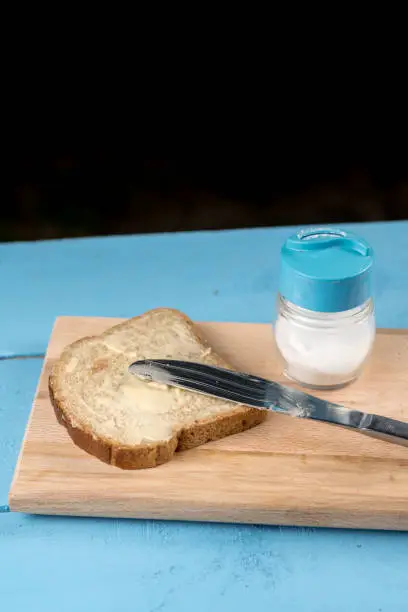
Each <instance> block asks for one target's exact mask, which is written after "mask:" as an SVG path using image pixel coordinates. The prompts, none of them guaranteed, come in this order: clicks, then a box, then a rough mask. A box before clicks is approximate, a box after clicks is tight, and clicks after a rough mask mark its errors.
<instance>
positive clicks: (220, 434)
mask: <svg viewBox="0 0 408 612" xmlns="http://www.w3.org/2000/svg"><path fill="white" fill-rule="evenodd" d="M158 311H165V312H168V313H169V312H172V313H173V314H176V315H177V316H178V317H181V318H182V319H183V320H184V322H185V323H186V325H188V326H189V328H190V331H191V333H192V334H193V335H194V336H195V338H196V340H197V342H198V343H199V344H200V345H202V346H203V348H205V349H207V348H210V346H209V344H208V342H207V341H206V340H205V339H204V338H203V337H201V335H200V334H199V332H198V329H197V326H196V325H195V324H194V323H193V321H191V320H190V319H189V318H188V317H187V316H186V315H185V314H184V313H182V312H180V311H178V310H175V309H172V308H156V309H154V310H150V311H147V312H145V313H144V314H142V315H139V316H137V317H133V318H132V319H129V320H127V321H124V322H122V323H119V324H117V325H115V326H113V327H111V328H110V329H109V330H107V331H109V333H111V332H112V330H114V329H119V328H122V327H125V326H126V325H128V324H129V322H130V321H134V320H136V319H140V318H141V317H145V316H147V315H149V314H152V313H154V312H158ZM104 334H105V332H104V333H103V334H101V335H100V337H103V336H104ZM89 339H90V338H89V337H88V338H81V340H77V341H76V342H74V343H72V344H71V345H69V346H68V347H66V349H65V350H64V351H63V353H62V355H61V357H60V358H59V360H58V361H57V362H56V363H55V364H54V367H53V369H52V372H51V374H50V376H49V380H48V387H49V393H50V398H51V403H52V405H53V407H54V411H55V414H56V417H57V419H58V421H59V423H60V424H61V425H63V426H64V427H66V429H67V431H68V433H69V435H70V437H71V439H72V440H73V442H74V443H75V444H76V445H77V446H79V447H80V448H82V449H83V450H85V451H86V452H87V453H89V454H91V455H94V456H95V457H97V458H98V459H100V460H101V461H104V462H105V463H109V464H110V465H114V466H116V467H119V468H121V469H125V470H136V469H144V468H152V467H156V466H158V465H161V464H163V463H166V462H167V461H169V460H170V459H171V458H172V456H173V455H174V453H175V452H176V451H183V450H188V449H190V448H194V447H196V446H200V445H201V444H205V443H206V442H211V441H213V440H218V439H220V438H224V437H225V436H229V435H231V434H236V433H240V432H242V431H245V430H246V429H250V428H251V427H254V426H255V425H258V424H259V423H262V422H263V421H264V420H265V418H266V411H263V410H257V409H256V408H249V407H247V406H233V407H232V409H231V412H230V413H227V414H222V415H215V416H213V417H210V418H209V419H206V420H201V421H197V422H195V423H193V424H191V425H190V426H188V427H184V428H182V429H180V431H178V432H177V433H176V434H175V435H174V436H173V437H172V438H171V439H169V440H167V441H163V442H158V443H153V444H139V445H132V446H124V445H120V444H117V443H115V442H112V441H111V440H109V439H108V438H104V437H101V436H97V435H96V434H95V433H94V432H92V431H91V429H90V427H89V426H88V425H87V424H85V423H83V424H81V426H77V425H74V424H73V423H72V421H71V419H70V414H69V409H68V406H69V397H66V396H65V393H64V389H63V387H61V385H60V384H59V374H58V373H59V371H60V369H63V368H64V367H65V364H66V363H67V362H68V361H69V359H70V354H71V351H72V349H73V348H76V347H77V346H78V345H79V344H82V343H86V342H87V341H89ZM219 360H220V365H224V366H225V362H224V361H223V360H221V358H219Z"/></svg>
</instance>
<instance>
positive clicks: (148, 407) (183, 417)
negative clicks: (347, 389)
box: [49, 308, 266, 469]
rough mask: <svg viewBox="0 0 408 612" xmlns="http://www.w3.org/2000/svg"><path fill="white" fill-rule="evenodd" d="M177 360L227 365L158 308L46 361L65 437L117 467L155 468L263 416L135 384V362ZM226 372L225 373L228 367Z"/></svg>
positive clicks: (176, 315) (183, 322)
mask: <svg viewBox="0 0 408 612" xmlns="http://www.w3.org/2000/svg"><path fill="white" fill-rule="evenodd" d="M159 358H162V359H165V358H168V359H182V360H185V361H200V362H202V363H208V364H212V365H219V366H223V367H227V368H228V367H230V368H231V366H229V365H228V364H227V363H225V361H224V360H223V359H221V357H219V356H217V355H216V354H215V353H214V352H213V351H212V349H211V347H210V346H209V345H208V344H207V342H206V341H205V340H204V339H203V338H201V337H200V336H199V334H198V331H197V329H196V326H195V325H194V323H193V322H192V321H190V319H188V318H187V317H186V316H185V315H184V314H182V313H181V312H179V311H176V310H172V309H167V308H158V309H155V310H150V311H149V312H146V313H145V314H143V315H141V316H139V317H135V318H133V319H129V320H128V321H125V322H124V323H120V324H119V325H115V326H114V327H112V328H110V329H108V330H107V331H106V332H105V333H103V334H101V335H100V336H95V337H89V338H83V339H81V340H78V341H77V342H74V343H73V344H71V345H69V346H68V347H66V348H65V350H64V351H63V353H62V355H61V357H60V358H59V360H58V361H57V362H56V363H55V364H54V366H53V369H52V372H51V375H50V378H49V389H50V396H51V400H52V403H53V405H54V408H55V412H56V414H57V417H58V420H59V421H60V423H62V424H63V425H65V427H66V428H67V430H68V432H69V434H70V436H71V438H72V440H73V441H74V442H75V444H77V445H78V446H80V447H81V448H83V449H84V450H85V451H87V452H88V453H90V454H92V455H95V456H96V457H98V458H99V459H101V460H102V461H105V462H107V463H110V464H111V465H116V466H118V467H120V468H123V469H138V468H149V467H155V466H157V465H159V464H161V463H164V462H166V461H168V460H169V459H171V457H172V455H173V454H174V452H175V451H178V450H185V449H189V448H193V447H195V446H198V445H200V444H204V443H205V442H209V441H210V440H217V439H219V438H222V437H224V436H228V435H230V434H235V433H239V432H241V431H244V430H245V429H248V428H250V427H253V426H254V425H257V424H258V423H260V422H262V421H263V420H264V419H265V417H266V414H265V412H264V411H261V410H257V409H255V408H248V407H247V406H240V405H236V404H233V403H231V402H227V401H223V400H220V399H218V398H213V397H207V396H205V395H199V394H196V393H192V392H189V391H185V390H182V389H178V388H174V387H167V386H164V385H155V384H154V383H148V382H144V381H141V380H140V379H138V378H137V377H135V376H134V375H132V374H130V373H129V372H128V366H129V365H130V364H131V363H132V362H133V361H136V360H138V359H159ZM231 369H232V368H231Z"/></svg>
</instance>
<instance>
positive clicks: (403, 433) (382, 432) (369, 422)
mask: <svg viewBox="0 0 408 612" xmlns="http://www.w3.org/2000/svg"><path fill="white" fill-rule="evenodd" d="M358 429H359V431H361V433H364V434H366V435H368V436H372V437H374V438H380V439H381V440H386V441H387V442H394V443H395V442H397V443H398V444H401V445H402V446H408V423H405V422H403V421H397V420H395V419H390V418H389V417H383V416H379V415H378V414H365V415H364V417H363V419H362V420H361V422H360V424H359V428H358Z"/></svg>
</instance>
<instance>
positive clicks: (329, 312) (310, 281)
mask: <svg viewBox="0 0 408 612" xmlns="http://www.w3.org/2000/svg"><path fill="white" fill-rule="evenodd" d="M372 265H373V252H372V249H371V247H370V245H369V244H368V243H367V242H366V241H365V240H363V239H362V238H360V237H358V236H356V235H354V234H352V233H350V232H346V231H342V230H340V229H333V228H327V227H322V228H315V229H307V230H301V231H299V232H298V233H297V234H295V235H294V236H291V237H290V238H288V239H287V240H286V242H285V244H284V245H283V247H282V251H281V273H280V281H279V295H278V309H277V310H278V314H277V320H276V322H275V339H276V344H277V347H278V350H279V352H280V355H281V357H282V358H283V362H284V369H285V374H286V375H287V376H288V377H289V378H291V379H293V380H295V381H296V382H298V383H300V384H302V385H304V386H308V387H312V388H334V387H338V386H342V385H345V384H347V383H349V382H351V381H352V380H354V379H355V378H356V377H357V376H358V375H359V374H360V372H361V370H362V368H363V366H364V364H365V363H366V361H367V359H368V357H369V355H370V352H371V348H372V346H373V342H374V338H375V319H374V306H373V298H372V289H371V272H372Z"/></svg>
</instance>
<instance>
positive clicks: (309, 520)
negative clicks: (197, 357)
mask: <svg viewBox="0 0 408 612" xmlns="http://www.w3.org/2000/svg"><path fill="white" fill-rule="evenodd" d="M117 322H119V319H107V318H87V317H61V318H59V319H57V321H56V324H55V326H54V329H53V332H52V336H51V339H50V343H49V347H48V351H47V355H46V359H45V362H44V367H43V371H42V374H41V378H40V381H39V386H38V389H37V393H36V396H35V399H34V405H33V409H32V412H31V416H30V420H29V423H28V425H27V430H26V433H25V437H24V442H23V445H22V449H21V453H20V457H19V461H18V464H17V467H16V471H15V475H14V480H13V483H12V487H11V491H10V501H9V503H10V508H11V510H14V511H20V512H28V513H40V514H70V515H82V516H105V517H136V518H155V519H182V520H192V521H222V522H244V523H264V524H279V525H308V526H329V527H355V528H370V529H399V530H407V529H408V448H404V447H400V446H396V445H392V444H389V443H386V442H383V441H380V440H375V439H371V438H368V437H366V436H364V435H361V434H358V433H354V432H352V431H346V430H343V429H341V428H337V427H334V426H331V425H327V424H324V423H316V422H309V421H305V420H301V419H295V418H291V417H288V416H284V415H279V414H276V415H275V414H271V415H269V418H268V420H267V421H266V422H265V423H263V424H262V425H260V426H258V427H256V428H254V429H252V430H250V431H247V432H244V433H241V434H238V435H234V436H230V437H228V438H225V439H223V440H220V441H218V442H211V443H209V444H206V445H204V446H201V447H199V448H197V449H193V450H190V451H185V452H183V453H177V454H176V456H175V458H174V459H173V460H172V461H171V462H169V463H167V464H165V465H162V466H160V467H157V468H154V469H150V470H140V471H123V470H120V469H119V468H116V467H112V466H109V465H106V464H104V463H102V462H101V461H99V460H98V459H96V458H94V457H92V456H91V455H88V454H87V453H85V452H84V451H83V450H81V449H79V448H77V447H76V446H75V445H74V444H73V442H72V441H71V439H70V437H69V436H68V434H67V432H66V430H65V428H64V427H62V426H61V425H59V424H58V423H57V420H56V417H55V416H54V412H53V409H52V406H51V403H50V400H49V396H48V390H47V379H48V374H49V372H50V367H51V365H52V363H53V362H54V361H55V359H56V358H57V357H58V356H59V354H60V352H61V350H62V349H63V347H64V346H65V345H66V344H68V343H70V342H73V341H74V340H77V339H78V338H80V337H82V336H85V335H93V334H98V333H100V332H102V331H104V330H105V329H106V328H107V327H110V326H111V325H113V324H115V323H117ZM200 328H201V330H202V333H203V334H204V335H205V336H206V337H207V339H208V341H209V342H210V344H211V345H212V346H213V347H214V348H215V350H216V351H217V352H219V353H220V354H222V355H223V356H224V357H226V359H227V360H228V361H230V363H231V364H233V365H234V366H236V367H237V368H238V369H241V370H244V371H248V372H251V373H254V374H259V375H262V376H265V377H269V378H271V379H274V380H277V381H278V382H283V383H285V384H288V381H287V380H286V379H284V378H283V377H282V374H281V370H280V364H279V361H278V358H277V355H276V350H275V346H274V340H273V334H272V329H271V327H270V326H269V325H257V324H243V323H202V324H200ZM316 394H317V395H319V396H320V397H326V398H330V400H332V401H335V402H339V403H344V404H345V405H347V406H349V407H350V408H357V409H360V410H367V411H375V412H377V413H378V414H383V415H387V416H390V417H394V418H396V419H401V420H406V421H408V330H379V332H378V335H377V339H376V344H375V350H374V353H373V356H372V359H371V362H370V364H369V366H368V367H367V369H366V371H365V373H364V375H363V376H362V377H361V378H360V379H359V380H358V381H357V382H355V383H353V384H352V385H350V386H348V387H345V388H344V389H341V390H336V391H330V392H327V391H326V392H324V393H323V392H321V393H316Z"/></svg>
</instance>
